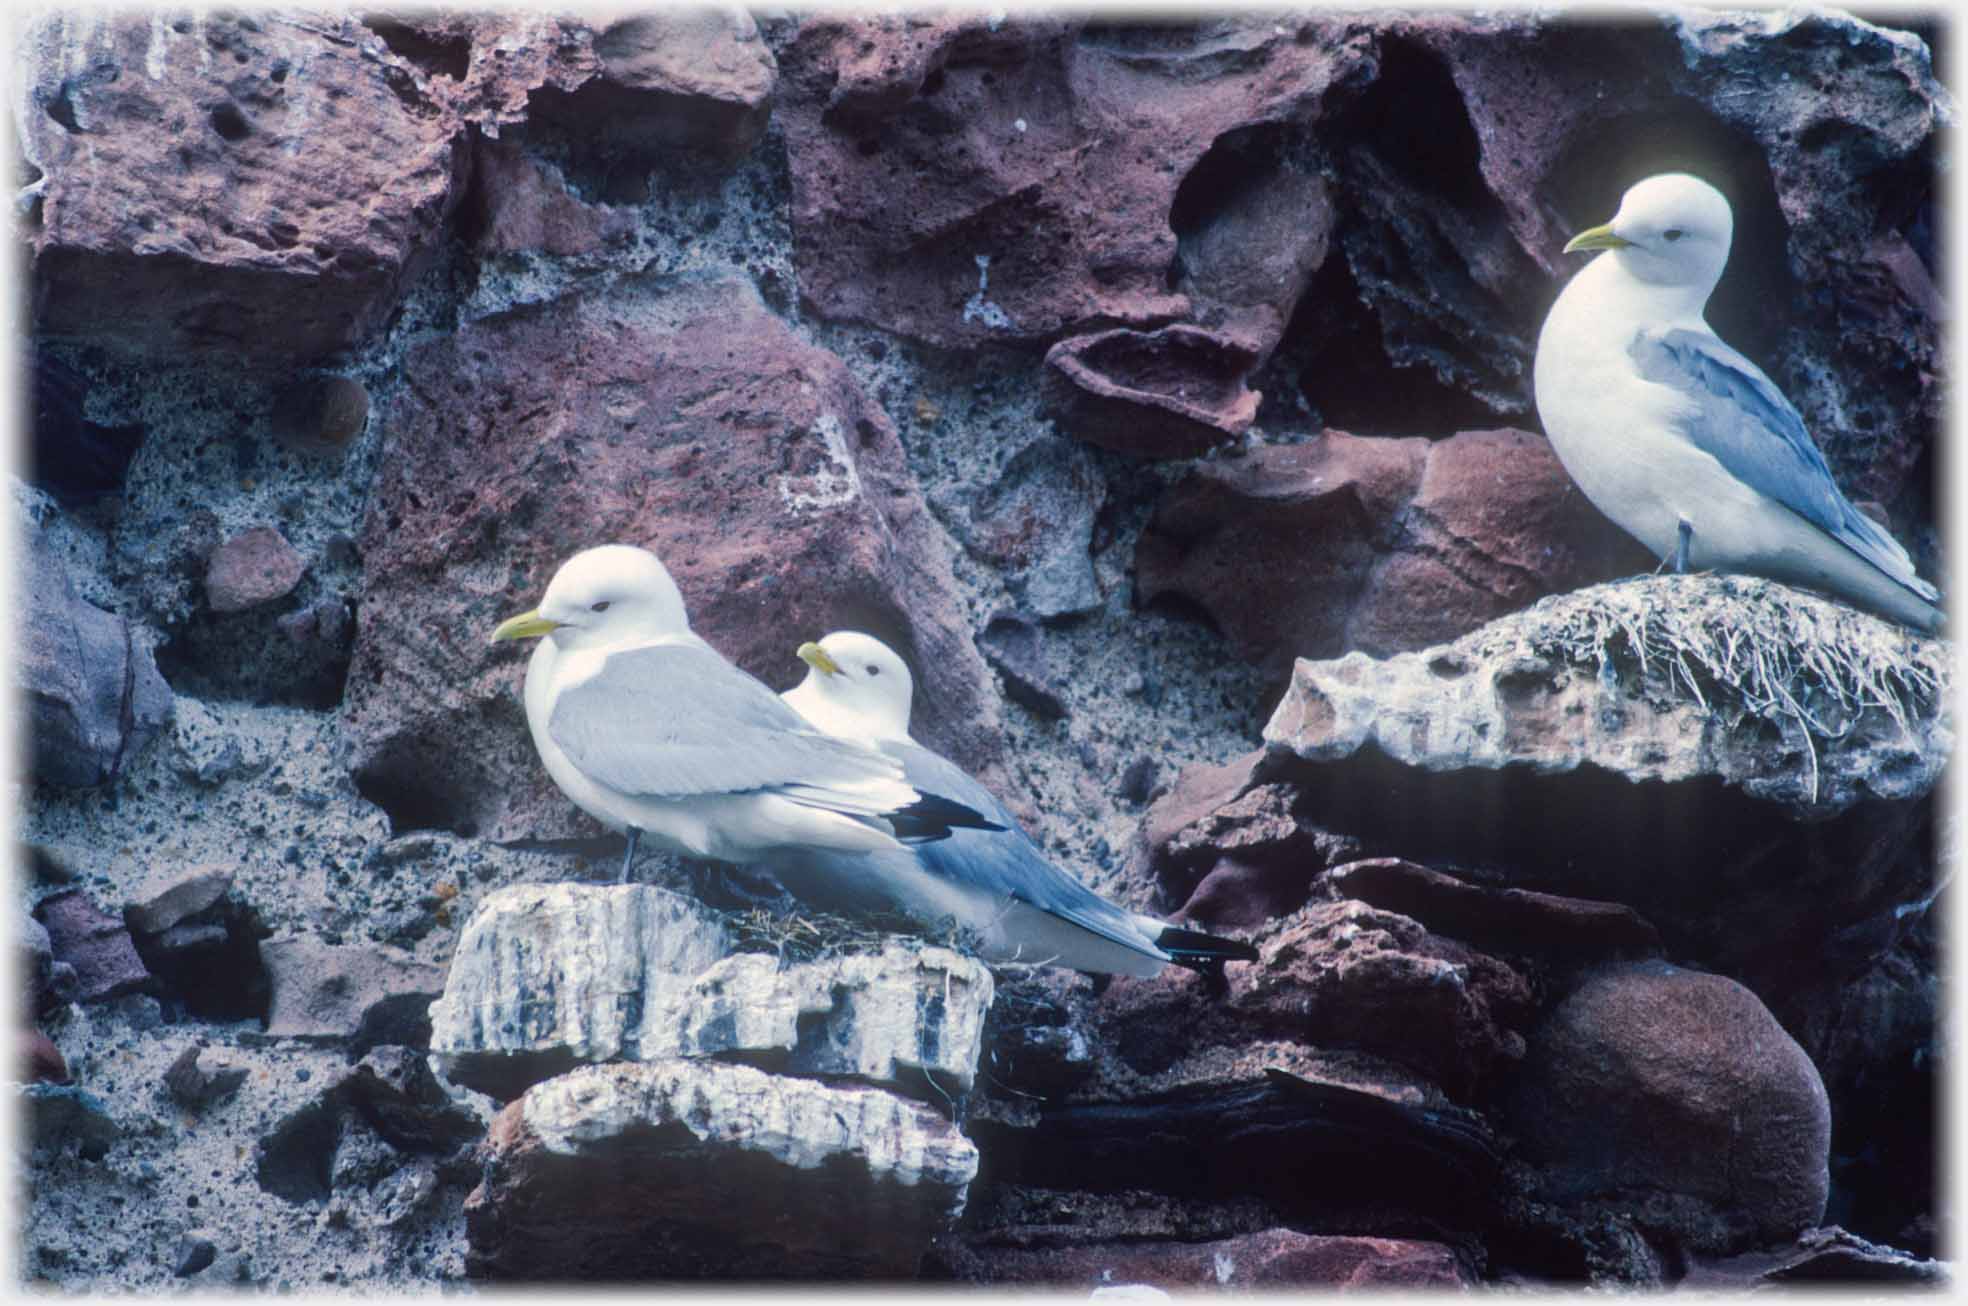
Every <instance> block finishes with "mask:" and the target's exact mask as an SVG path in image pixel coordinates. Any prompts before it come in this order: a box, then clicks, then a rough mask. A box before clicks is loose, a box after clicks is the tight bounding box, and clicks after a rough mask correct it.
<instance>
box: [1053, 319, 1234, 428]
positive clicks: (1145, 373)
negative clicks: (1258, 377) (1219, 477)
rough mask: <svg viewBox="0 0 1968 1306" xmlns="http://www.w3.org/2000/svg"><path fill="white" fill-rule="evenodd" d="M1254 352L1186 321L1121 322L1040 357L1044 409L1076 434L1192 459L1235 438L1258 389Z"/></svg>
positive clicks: (1055, 348) (1058, 347)
mask: <svg viewBox="0 0 1968 1306" xmlns="http://www.w3.org/2000/svg"><path fill="white" fill-rule="evenodd" d="M1256 364H1257V355H1256V353H1255V352H1254V351H1252V350H1250V349H1248V348H1246V347H1244V346H1243V345H1240V344H1238V343H1237V342H1236V341H1234V340H1232V339H1230V338H1229V337H1226V336H1223V335H1219V334H1217V333H1216V332H1213V331H1205V330H1203V329H1201V328H1199V327H1192V326H1183V325H1177V326H1167V327H1162V328H1161V329H1159V330H1156V331H1132V330H1128V329H1126V328H1121V329H1117V330H1113V331H1100V332H1096V333H1095V334H1093V335H1088V336H1074V337H1073V338H1071V339H1069V340H1062V341H1060V342H1059V343H1058V344H1056V345H1054V346H1053V347H1052V348H1051V349H1050V350H1048V351H1047V353H1046V367H1047V369H1048V370H1047V372H1046V388H1047V391H1048V394H1049V396H1050V397H1049V405H1050V407H1051V408H1052V409H1053V410H1054V413H1055V415H1056V417H1057V420H1058V422H1059V426H1060V429H1061V430H1063V431H1065V432H1066V433H1067V434H1068V435H1071V436H1074V437H1075V438H1077V439H1081V440H1085V441H1086V442H1087V443H1089V444H1097V445H1100V446H1101V447H1102V448H1106V449H1113V450H1116V451H1117V452H1120V453H1131V454H1136V455H1138V456H1140V457H1143V458H1192V457H1195V456H1196V455H1198V454H1202V453H1205V452H1207V451H1208V450H1209V449H1211V448H1212V447H1214V446H1216V445H1219V444H1222V443H1224V442H1226V441H1228V440H1231V439H1234V438H1235V437H1237V436H1239V435H1242V434H1243V433H1244V431H1245V430H1247V429H1248V428H1249V426H1250V424H1251V421H1252V420H1253V419H1254V418H1255V417H1256V416H1257V403H1258V399H1259V397H1260V396H1259V395H1258V394H1257V392H1255V391H1253V390H1249V389H1246V388H1245V386H1244V379H1245V378H1246V377H1247V376H1249V375H1250V371H1251V369H1252V368H1253V367H1254V366H1256Z"/></svg>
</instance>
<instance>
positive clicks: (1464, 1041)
mask: <svg viewBox="0 0 1968 1306" xmlns="http://www.w3.org/2000/svg"><path fill="white" fill-rule="evenodd" d="M1252 941H1253V942H1254V943H1255V944H1256V945H1257V948H1258V953H1259V959H1258V960H1257V961H1256V962H1253V963H1250V964H1247V965H1233V966H1230V967H1228V968H1227V969H1226V971H1225V977H1226V980H1227V990H1226V991H1225V993H1224V994H1223V995H1221V996H1216V995H1213V994H1211V993H1210V992H1209V991H1208V986H1207V985H1206V984H1205V983H1204V982H1202V981H1201V980H1200V979H1199V978H1198V977H1197V976H1196V975H1194V974H1193V973H1191V972H1187V971H1184V972H1181V973H1173V972H1168V973H1164V974H1162V975H1158V976H1155V977H1154V978H1152V979H1127V978H1123V979H1119V980H1116V981H1114V982H1113V983H1112V984H1111V985H1110V986H1109V987H1108V989H1107V991H1106V993H1105V994H1104V995H1103V996H1102V998H1101V1000H1100V1003H1099V1016H1098V1019H1099V1021H1100V1026H1101V1031H1102V1037H1103V1038H1106V1039H1109V1040H1111V1041H1112V1046H1113V1047H1114V1048H1115V1049H1116V1052H1117V1055H1119V1056H1120V1057H1121V1058H1123V1059H1124V1060H1126V1061H1127V1062H1128V1064H1129V1065H1130V1066H1131V1067H1132V1068H1133V1069H1134V1070H1136V1071H1138V1072H1140V1073H1143V1074H1155V1073H1158V1072H1160V1071H1162V1070H1164V1069H1166V1068H1167V1067H1168V1066H1169V1065H1172V1064H1174V1063H1175V1062H1176V1061H1177V1060H1179V1059H1189V1058H1194V1057H1195V1055H1196V1054H1197V1053H1198V1052H1199V1051H1200V1050H1202V1049H1206V1048H1211V1047H1220V1048H1226V1049H1241V1048H1243V1047H1245V1046H1248V1045H1254V1044H1257V1043H1260V1042H1266V1041H1281V1042H1285V1043H1296V1044H1300V1045H1304V1046H1307V1047H1316V1048H1320V1049H1333V1048H1346V1049H1354V1050H1358V1051H1362V1052H1366V1053H1370V1054H1372V1055H1374V1056H1376V1057H1383V1058H1386V1059H1387V1060H1389V1061H1392V1062H1395V1063H1397V1064H1399V1065H1401V1066H1404V1067H1407V1068H1409V1069H1410V1070H1412V1071H1415V1072H1418V1073H1419V1074H1421V1075H1423V1076H1426V1077H1427V1078H1428V1079H1429V1080H1430V1081H1431V1082H1433V1083H1435V1084H1438V1085H1440V1086H1441V1088H1442V1089H1443V1090H1444V1091H1446V1092H1447V1093H1448V1094H1449V1095H1450V1096H1451V1097H1453V1098H1456V1099H1458V1100H1468V1099H1469V1098H1471V1097H1472V1096H1473V1095H1475V1094H1477V1093H1478V1092H1479V1091H1480V1089H1481V1088H1482V1087H1483V1086H1484V1085H1486V1084H1487V1083H1488V1082H1490V1080H1491V1078H1492V1076H1494V1075H1495V1074H1496V1073H1497V1072H1498V1071H1499V1070H1501V1069H1502V1068H1504V1067H1506V1066H1508V1065H1510V1064H1511V1063H1513V1062H1514V1061H1516V1060H1517V1059H1518V1058H1519V1057H1521V1056H1522V1055H1523V1051H1524V1039H1523V1036H1522V1034H1521V1033H1519V1032H1518V1031H1519V1030H1520V1029H1521V1028H1523V1027H1524V1026H1525V1025H1527V1023H1528V1022H1529V1020H1530V1018H1531V1014H1532V1005H1533V1004H1532V999H1531V990H1530V986H1529V984H1528V983H1527V982H1526V981H1525V979H1524V977H1523V976H1522V975H1520V974H1518V973H1517V972H1516V971H1515V970H1513V969H1512V968H1511V967H1510V966H1508V965H1507V964H1505V963H1503V962H1501V961H1498V960H1497V959H1495V958H1494V957H1491V956H1488V955H1487V954H1484V953H1480V952H1477V951H1476V950H1474V949H1472V948H1469V947H1467V946H1465V945H1463V944H1461V943H1458V942H1456V941H1455V940H1453V939H1448V938H1443V937H1441V936H1439V935H1434V934H1430V933H1429V932H1428V931H1427V930H1426V929H1425V928H1423V927H1422V926H1421V925H1419V924H1417V923H1416V922H1415V921H1412V920H1409V919H1408V918H1407V917H1405V916H1398V915H1395V914H1394V913H1392V912H1386V911H1380V910H1377V909H1375V908H1372V907H1369V906H1367V904H1365V903H1363V902H1354V901H1350V900H1340V901H1325V902H1315V903H1313V904H1311V905H1310V906H1307V907H1305V908H1303V909H1302V910H1301V911H1299V912H1297V913H1294V914H1293V915H1291V916H1288V917H1284V918H1281V919H1279V920H1277V921H1274V922H1272V923H1271V924H1270V925H1268V926H1267V927H1265V928H1264V929H1261V930H1260V931H1259V932H1258V933H1257V934H1256V936H1255V937H1254V938H1253V940H1252Z"/></svg>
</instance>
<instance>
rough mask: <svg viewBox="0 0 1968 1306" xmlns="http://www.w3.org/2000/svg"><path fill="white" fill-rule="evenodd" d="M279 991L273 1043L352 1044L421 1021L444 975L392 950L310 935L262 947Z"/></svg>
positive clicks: (270, 1021) (269, 1026) (271, 1010)
mask: <svg viewBox="0 0 1968 1306" xmlns="http://www.w3.org/2000/svg"><path fill="white" fill-rule="evenodd" d="M260 960H261V961H262V962H263V963H264V964H265V966H266V971H267V978H268V980H269V981H270V982H271V985H272V995H271V1001H270V1005H269V1007H268V1010H267V1022H266V1032H267V1036H268V1037H269V1038H305V1039H323V1040H344V1039H353V1038H356V1037H357V1036H358V1035H361V1034H363V1033H365V1032H370V1033H372V1034H373V1033H374V1032H375V1031H378V1030H379V1029H380V1028H382V1027H386V1026H390V1025H394V1024H401V1023H410V1024H416V1023H418V1022H419V1021H420V1019H421V1015H422V1010H423V1008H424V1007H426V1006H428V1005H429V1004H430V1002H431V1000H432V999H433V998H435V997H436V996H437V994H438V993H439V992H441V991H442V990H443V987H444V977H443V972H442V971H440V970H439V969H438V968H437V967H436V966H432V965H430V964H428V963H426V962H420V961H418V960H416V959H415V958H414V957H412V956H411V955H410V954H409V953H406V952H404V951H403V950H402V949H400V948H392V947H390V946H388V945H386V944H340V945H338V944H332V943H324V942H322V941H321V940H320V939H317V938H311V937H308V936H306V935H295V936H289V937H286V938H277V939H269V940H267V941H266V942H264V943H262V944H261V945H260Z"/></svg>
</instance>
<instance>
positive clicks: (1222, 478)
mask: <svg viewBox="0 0 1968 1306" xmlns="http://www.w3.org/2000/svg"><path fill="white" fill-rule="evenodd" d="M1651 565H1652V562H1651V560H1650V559H1649V558H1648V557H1647V554H1646V553H1645V551H1644V550H1642V549H1641V548H1639V546H1638V545H1636V544H1634V543H1633V542H1632V541H1631V540H1630V539H1628V538H1627V537H1626V535H1625V534H1624V533H1623V532H1621V531H1620V530H1619V528H1618V527H1616V526H1614V525H1613V524H1612V523H1611V522H1610V521H1608V520H1606V518H1605V517H1604V516H1603V515H1601V514H1600V513H1599V511H1598V510H1597V509H1596V508H1594V507H1593V506H1592V504H1591V503H1590V502H1589V501H1587V499H1586V498H1585V496H1584V495H1583V494H1581V493H1580V492H1579V490H1578V487H1577V486H1575V485H1574V484H1573V483H1572V480H1571V478H1570V477H1569V476H1568V475H1566V473H1565V469H1564V467H1563V466H1561V465H1560V464H1559V462H1558V460H1557V458H1556V457H1555V456H1553V454H1552V453H1551V449H1550V446H1549V445H1547V444H1546V443H1545V441H1544V440H1543V439H1542V438H1541V437H1539V436H1535V435H1531V434H1528V433H1526V432H1524V431H1517V430H1508V429H1505V430H1495V431H1463V432H1460V433H1458V434H1456V435H1453V436H1450V437H1448V438H1447V439H1444V440H1439V441H1433V442H1430V441H1427V440H1422V439H1419V438H1407V439H1375V438H1362V437H1358V436H1353V435H1348V434H1346V433H1345V432H1342V431H1326V432H1323V433H1322V434H1320V435H1319V436H1318V437H1317V438H1315V439H1313V440H1311V441H1309V442H1307V443H1305V444H1301V445H1284V446H1274V447H1267V448H1260V449H1255V450H1252V451H1250V452H1249V453H1247V454H1246V455H1245V456H1243V457H1241V458H1234V459H1224V460H1218V461H1213V462H1207V463H1202V464H1199V465H1198V466H1197V467H1196V468H1194V469H1193V470H1192V471H1191V472H1190V473H1189V474H1188V476H1186V477H1185V478H1184V479H1183V480H1182V481H1180V482H1179V483H1177V484H1176V485H1175V486H1174V487H1173V488H1172V489H1170V490H1169V491H1168V492H1167V494H1166V495H1165V496H1164V497H1163V499H1162V500H1161V502H1160V503H1159V504H1157V505H1156V509H1155V515H1154V517H1153V518H1152V519H1151V520H1150V521H1149V524H1148V528H1147V529H1146V530H1145V531H1144V532H1143V533H1142V536H1141V540H1140V542H1139V543H1138V544H1137V545H1136V547H1135V584H1136V594H1137V598H1138V599H1139V601H1141V602H1146V603H1152V602H1154V601H1155V600H1156V599H1158V598H1161V597H1163V596H1173V597H1176V598H1179V599H1182V600H1185V601H1186V602H1188V603H1191V604H1194V605H1196V606H1197V607H1199V608H1200V609H1201V610H1202V611H1203V612H1205V613H1207V614H1208V616H1209V617H1210V619H1211V621H1213V622H1214V623H1215V624H1216V626H1217V628H1218V629H1219V630H1221V631H1222V632H1223V633H1224V635H1225V636H1226V637H1227V638H1228V639H1229V641H1230V645H1231V647H1232V649H1234V650H1235V652H1236V653H1237V655H1238V656H1239V657H1242V658H1244V659H1246V660H1247V661H1251V662H1254V663H1257V664H1258V665H1260V666H1263V667H1267V668H1273V669H1277V670H1283V669H1284V667H1285V666H1287V665H1289V660H1290V659H1291V658H1293V657H1331V656H1335V655H1337V654H1339V653H1342V652H1345V651H1346V650H1348V649H1356V648H1357V649H1361V650H1363V651H1365V652H1368V653H1372V654H1376V655H1384V654H1387V653H1393V652H1399V651H1402V650H1405V649H1412V648H1421V647H1425V646H1426V645H1429V644H1432V643H1436V642H1439V641H1441V640H1446V639H1453V638H1455V637H1456V636H1458V635H1462V634H1465V633H1467V632H1468V631H1471V630H1474V629H1475V628H1476V627H1478V626H1480V625H1482V624H1483V623H1484V622H1486V621H1489V620H1490V619H1492V618H1494V617H1498V616H1501V615H1502V614H1504V613H1506V612H1510V611H1513V610H1515V609H1517V608H1521V607H1524V606H1526V605H1527V604H1529V603H1531V602H1532V601H1534V600H1536V599H1538V598H1541V597H1543V596H1544V595H1547V594H1554V593H1559V592H1561V591H1564V590H1568V589H1574V588H1576V587H1578V586H1581V585H1585V584H1589V583H1591V582H1593V581H1600V580H1609V579H1611V578H1613V577H1614V576H1619V575H1625V574H1630V573H1632V572H1634V571H1636V570H1644V569H1646V568H1648V567H1650V566H1651Z"/></svg>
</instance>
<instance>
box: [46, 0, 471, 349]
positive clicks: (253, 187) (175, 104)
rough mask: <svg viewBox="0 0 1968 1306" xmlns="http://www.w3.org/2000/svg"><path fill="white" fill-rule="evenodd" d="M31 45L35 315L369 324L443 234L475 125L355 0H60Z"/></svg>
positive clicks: (72, 324)
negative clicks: (334, 4)
mask: <svg viewBox="0 0 1968 1306" xmlns="http://www.w3.org/2000/svg"><path fill="white" fill-rule="evenodd" d="M19 50H20V52H21V63H20V66H19V68H18V69H17V73H18V75H19V77H20V79H21V95H22V102H23V112H22V114H21V120H20V126H21V146H22V152H23V155H24V156H25V159H26V161H27V163H28V165H29V167H30V169H31V172H30V176H31V177H32V179H33V181H32V186H31V188H30V189H31V194H32V207H31V208H30V209H29V210H28V221H27V223H26V230H25V235H26V239H27V245H28V250H29V263H28V286H29V292H30V298H31V302H32V306H33V318H34V326H35V329H36V330H37V331H38V332H41V333H44V334H46V335H49V336H54V337H64V336H73V337H79V338H86V339H88V340H90V341H93V342H98V343H109V344H113V345H116V346H119V347H121V348H123V349H126V350H130V351H135V352H142V353H148V354H153V355H160V356H162V355H173V356H175V355H181V354H183V353H185V352H188V351H223V352H224V353H226V354H227V355H229V356H232V357H243V358H268V357H294V358H313V357H319V356H321V355H325V354H329V353H333V352H335V351H337V350H342V349H347V348H350V347H352V346H355V345H358V344H361V343H363V342H364V341H365V340H367V339H368V338H369V337H370V336H371V335H372V334H373V333H374V332H375V331H376V330H377V329H378V328H379V327H380V326H381V325H382V323H383V321H384V319H385V318H387V316H388V315H389V313H390V312H391V310H393V309H394V308H395V307H396V304H397V301H398V299H399V298H400V297H401V295H402V293H403V291H404V289H405V288H406V287H407V286H408V285H409V283H410V282H411V281H412V280H414V279H415V278H416V276H417V274H418V273H419V272H420V271H421V270H422V268H423V267H424V266H425V264H426V263H427V262H428V260H429V258H430V255H431V253H432V252H433V251H434V250H435V248H436V247H437V245H438V243H439V241H440V240H441V239H442V237H443V233H444V227H445V223H446V221H447V219H448V218H449V216H450V211H451V208H452V205H453V204H454V203H455V202H456V200H457V198H458V195H459V193H460V190H461V183H462V180H463V170H464V157H465V156H464V153H463V151H462V150H461V149H460V144H461V135H462V133H461V128H460V125H459V123H458V122H457V120H456V119H455V118H454V117H453V116H451V115H450V114H448V113H446V112H445V111H444V109H443V107H442V105H441V104H440V103H439V101H438V100H437V99H436V98H434V96H433V94H432V92H431V91H430V89H429V88H428V87H427V86H426V84H425V81H424V79H423V77H422V76H421V75H420V73H419V71H418V70H417V69H416V68H415V67H414V66H412V65H410V64H408V63H406V62H405V61H404V60H402V59H399V58H397V57H396V56H394V55H392V54H391V53H390V52H389V50H388V49H387V48H386V47H385V46H384V45H383V43H382V42H381V41H380V40H378V39H376V38H375V37H374V36H373V35H371V34H370V33H369V32H368V31H367V30H366V29H364V28H362V27H361V26H360V25H358V24H356V23H355V22H353V21H352V20H350V19H348V18H346V17H344V18H341V19H336V18H332V17H330V18H321V19H319V20H318V21H314V20H312V19H310V20H302V19H300V18H298V17H296V16H295V15H291V14H274V13H267V14H257V15H256V14H245V13H217V12H214V13H209V14H205V13H201V14H193V13H185V14H180V15H161V14H160V15H144V14H126V15H111V14H102V13H49V14H48V15H46V16H45V17H43V18H41V19H39V20H37V21H36V22H35V23H34V24H33V25H32V26H31V27H29V28H28V29H27V31H26V32H25V33H24V34H23V39H22V41H21V43H20V46H19Z"/></svg>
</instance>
